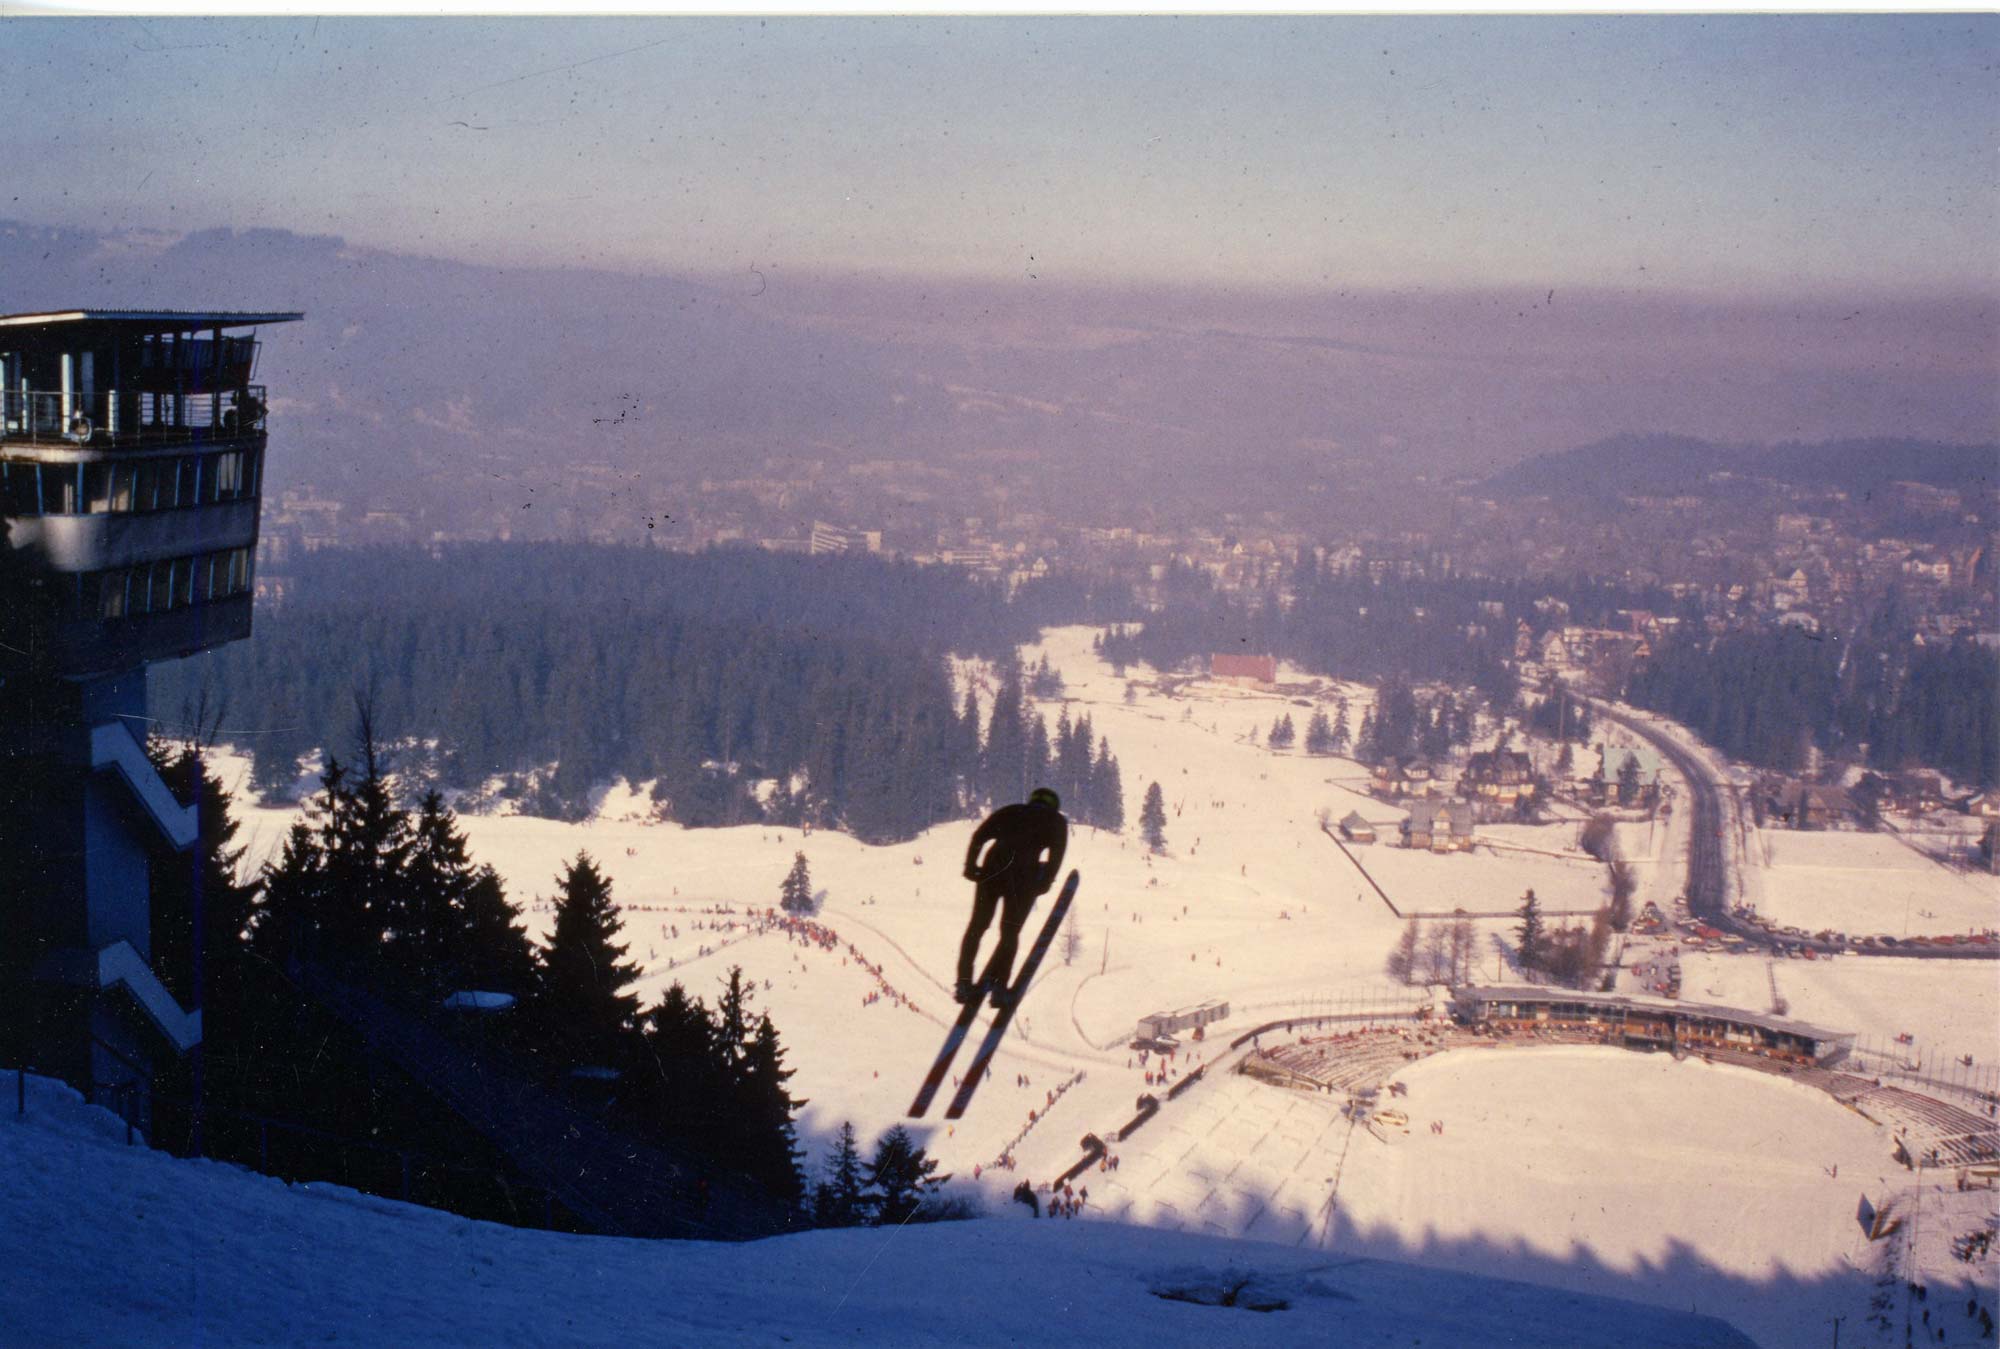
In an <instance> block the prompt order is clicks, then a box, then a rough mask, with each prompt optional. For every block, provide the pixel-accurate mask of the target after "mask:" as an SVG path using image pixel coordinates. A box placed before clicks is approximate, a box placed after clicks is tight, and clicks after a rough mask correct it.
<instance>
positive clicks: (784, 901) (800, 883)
mask: <svg viewBox="0 0 2000 1349" xmlns="http://www.w3.org/2000/svg"><path fill="white" fill-rule="evenodd" d="M778 907H779V908H781V909H783V910H784V911H785V912H786V913H789V914H796V915H797V916H798V917H801V918H809V917H811V916H812V912H813V888H812V874H811V873H810V872H808V871H807V870H806V855H805V854H804V853H802V852H800V853H793V854H792V869H791V870H790V871H789V872H787V873H786V874H785V879H784V882H783V884H781V885H780V886H779V887H778Z"/></svg>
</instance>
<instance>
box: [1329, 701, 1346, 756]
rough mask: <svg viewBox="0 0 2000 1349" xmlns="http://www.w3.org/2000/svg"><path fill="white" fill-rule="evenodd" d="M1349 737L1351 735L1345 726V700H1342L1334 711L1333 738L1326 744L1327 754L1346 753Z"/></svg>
mask: <svg viewBox="0 0 2000 1349" xmlns="http://www.w3.org/2000/svg"><path fill="white" fill-rule="evenodd" d="M1350 735H1351V733H1350V731H1349V730H1348V726H1347V699H1345V698H1342V699H1341V700H1340V705H1339V706H1338V707H1337V708H1335V709H1334V714H1333V738H1332V739H1331V740H1329V741H1328V742H1327V745H1328V752H1329V753H1333V754H1345V753H1347V747H1348V742H1349V738H1350Z"/></svg>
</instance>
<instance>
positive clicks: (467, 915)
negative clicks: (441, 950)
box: [446, 866, 535, 998]
mask: <svg viewBox="0 0 2000 1349" xmlns="http://www.w3.org/2000/svg"><path fill="white" fill-rule="evenodd" d="M456 919H457V921H456V923H455V924H454V926H453V930H452V935H451V941H450V944H449V945H448V947H447V956H446V965H447V966H448V968H450V969H451V970H452V971H453V972H454V973H455V974H456V975H457V978H458V981H459V982H460V983H462V984H464V985H466V986H468V987H470V988H475V989H484V990H487V991H491V992H497V993H511V994H513V995H514V996H515V997H517V998H524V997H526V996H528V995H529V993H530V992H532V990H533V989H534V985H535V948H534V946H533V944H532V943H530V942H529V940H528V934H527V931H526V929H524V928H523V927H522V926H521V924H520V922H519V919H520V912H519V911H518V910H517V909H516V908H515V907H514V905H513V903H512V902H511V901H509V900H508V898H507V892H506V888H505V886H504V885H502V883H501V880H500V874H499V873H498V872H496V871H495V870H493V868H492V867H490V866H481V867H480V868H479V869H478V870H477V871H475V872H473V873H472V879H471V881H470V883H469V884H467V886H466V887H465V892H464V897H463V900H462V905H461V908H460V909H459V912H458V913H457V915H456Z"/></svg>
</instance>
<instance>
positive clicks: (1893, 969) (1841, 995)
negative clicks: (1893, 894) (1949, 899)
mask: <svg viewBox="0 0 2000 1349" xmlns="http://www.w3.org/2000/svg"><path fill="white" fill-rule="evenodd" d="M1681 977H1682V979H1683V981H1684V983H1683V986H1682V989H1681V996H1683V997H1685V998H1687V999H1688V1000H1689V1001H1692V1002H1716V1003H1721V1004H1723V1005H1724V1006H1729V1007H1751V1008H1756V1009H1759V1010H1768V1008H1769V1007H1770V1004H1771V981H1772V980H1773V979H1775V980H1776V981H1777V987H1778V993H1779V996H1781V997H1783V998H1784V999H1785V1001H1786V1003H1787V1004H1788V1005H1789V1007H1790V1009H1791V1010H1790V1013H1789V1015H1791V1016H1794V1017H1796V1018H1798V1019H1799V1020H1801V1021H1807V1022H1811V1023H1812V1024H1813V1025H1816V1026H1825V1027H1828V1028H1829V1029H1835V1030H1852V1031H1857V1032H1860V1033H1862V1034H1865V1035H1871V1036H1874V1037H1876V1038H1877V1039H1881V1040H1890V1039H1893V1038H1894V1037H1895V1036H1897V1035H1908V1036H1910V1037H1911V1039H1912V1040H1913V1041H1915V1043H1916V1044H1918V1045H1920V1046H1922V1047H1924V1048H1925V1049H1926V1050H1927V1051H1929V1052H1931V1053H1933V1054H1934V1055H1938V1056H1942V1057H1947V1058H1952V1059H1955V1058H1957V1057H1958V1056H1959V1055H1960V1054H1971V1055H1972V1056H1973V1058H1974V1059H1975V1060H1976V1061H1977V1062H1978V1063H1981V1064H1991V1063H1992V1062H1993V1061H1994V1060H1995V1059H1996V1058H2000V964H1996V963H1995V962H1993V961H1988V960H1897V959H1891V958H1889V957H1884V956H1856V955H1846V956H1837V957H1835V958H1834V959H1832V960H1777V961H1772V960H1770V959H1769V958H1767V957H1765V956H1764V955H1761V954H1756V955H1749V954H1744V955H1722V954H1716V955H1710V954H1706V953H1703V952H1687V953H1684V954H1683V955H1682V956H1681Z"/></svg>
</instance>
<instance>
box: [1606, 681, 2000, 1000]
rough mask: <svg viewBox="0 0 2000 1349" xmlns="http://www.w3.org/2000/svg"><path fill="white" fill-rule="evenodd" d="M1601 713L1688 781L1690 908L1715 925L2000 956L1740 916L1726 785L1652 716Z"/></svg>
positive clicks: (1927, 953)
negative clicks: (1805, 930)
mask: <svg viewBox="0 0 2000 1349" xmlns="http://www.w3.org/2000/svg"><path fill="white" fill-rule="evenodd" d="M1591 710H1592V712H1594V713H1595V714H1596V715H1598V716H1601V717H1604V718H1606V719H1607V720H1610V721H1615V722H1617V723H1618V724H1619V725H1620V726H1623V727H1624V728H1625V729H1626V730H1628V731H1631V732H1632V733H1633V734H1634V735H1636V736H1638V737H1639V738H1640V739H1641V740H1644V741H1645V742H1646V743H1647V744H1649V745H1651V746H1652V747H1653V748H1654V749H1656V750H1658V751H1659V752H1660V756H1661V757H1662V758H1664V759H1665V760H1666V761H1667V762H1668V763H1670V764H1672V765H1673V766H1674V770H1675V771H1676V772H1678V773H1679V774H1680V775H1681V777H1682V778H1683V779H1685V780H1686V782H1687V785H1688V796H1689V798H1690V802H1689V804H1690V811H1691V818H1690V819H1689V821H1688V877H1687V903H1688V911H1689V912H1690V913H1692V914H1693V915H1694V916H1695V917H1696V918H1699V919H1701V920H1702V921H1703V922H1705V923H1707V924H1708V925H1709V926H1711V927H1715V928H1720V929H1721V930H1722V931H1724V932H1733V933H1735V934H1736V935H1737V936H1739V937H1741V938H1743V939H1744V940H1745V941H1747V942H1749V943H1751V944H1752V945H1754V946H1758V947H1762V948H1764V949H1766V950H1769V949H1771V948H1773V947H1775V946H1777V945H1778V944H1779V943H1780V942H1783V943H1786V944H1789V945H1796V946H1802V947H1807V948H1809V949H1811V950H1813V951H1816V952H1818V953H1820V954H1822V955H1831V954H1832V953H1834V952H1836V951H1845V952H1849V953H1851V954H1854V955H1864V956H1904V957H1915V958H1917V959H1921V960H1977V959H1982V958H1983V959H1989V960H1990V959H1993V958H1996V957H2000V948H1995V947H1993V946H1992V945H1986V946H1930V945H1923V944H1919V945H1915V946H1889V947H1877V946H1843V945H1839V944H1837V943H1834V942H1822V941H1815V940H1814V939H1812V938H1810V937H1790V936H1777V935H1774V934H1772V933H1770V932H1766V931H1765V930H1764V929H1763V928H1761V927H1759V926H1757V925H1756V924H1755V923H1748V922H1745V921H1743V920H1742V919H1740V918H1738V917H1736V915H1735V914H1733V913H1731V912H1730V909H1729V853H1728V846H1727V843H1726V842H1725V839H1726V837H1727V835H1726V833H1725V823H1724V820H1723V814H1722V793H1723V790H1724V788H1723V786H1722V784H1721V782H1720V781H1719V780H1718V779H1717V778H1716V777H1715V775H1714V773H1713V771H1712V770H1711V769H1710V768H1709V766H1708V765H1707V764H1706V763H1704V762H1703V761H1702V760H1701V759H1699V758H1697V757H1696V756H1695V755H1693V754H1691V753H1690V752H1689V751H1688V750H1687V748H1686V747H1685V746H1683V745H1682V744H1681V743H1680V742H1679V741H1678V740H1676V739H1674V738H1673V737H1672V736H1670V735H1667V734H1666V733H1665V732H1663V731H1661V730H1660V729H1659V728H1658V727H1657V726H1654V725H1653V724H1651V723H1650V722H1648V721H1645V720H1642V719H1640V718H1638V717H1634V716H1630V715H1628V714H1626V713H1623V712H1620V711H1618V710H1617V709H1616V708H1614V707H1612V706H1610V705H1609V704H1607V703H1604V702H1600V701H1598V700H1596V699H1593V700H1592V701H1591Z"/></svg>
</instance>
